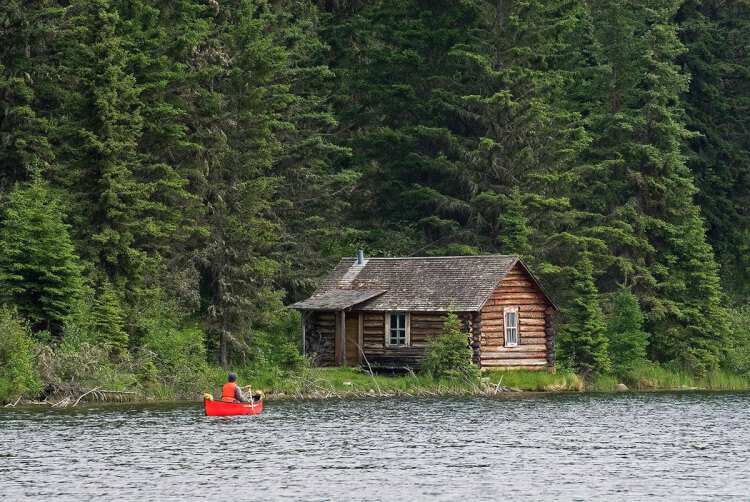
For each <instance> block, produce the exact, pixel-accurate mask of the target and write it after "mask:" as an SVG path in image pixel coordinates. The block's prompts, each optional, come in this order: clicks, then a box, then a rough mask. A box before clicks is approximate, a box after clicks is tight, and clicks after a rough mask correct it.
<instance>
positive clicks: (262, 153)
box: [199, 1, 291, 365]
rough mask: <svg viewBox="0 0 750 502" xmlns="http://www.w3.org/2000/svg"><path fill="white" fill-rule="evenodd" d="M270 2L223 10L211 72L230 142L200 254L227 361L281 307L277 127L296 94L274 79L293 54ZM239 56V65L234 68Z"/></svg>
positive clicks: (212, 179)
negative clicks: (274, 33) (274, 211)
mask: <svg viewBox="0 0 750 502" xmlns="http://www.w3.org/2000/svg"><path fill="white" fill-rule="evenodd" d="M262 14H263V7H262V6H258V5H256V4H255V3H254V2H251V1H241V2H237V3H231V4H228V5H225V6H223V8H221V9H219V11H218V12H217V14H216V18H215V20H214V22H215V25H214V29H215V30H216V31H215V33H214V36H215V37H216V39H217V40H219V41H221V46H220V47H221V51H219V52H217V53H212V54H211V55H209V56H210V59H209V60H210V62H211V63H212V64H213V65H217V67H218V68H222V65H223V66H224V67H223V68H222V71H221V72H220V73H211V74H210V75H212V77H211V78H212V79H214V81H213V86H214V88H215V89H217V90H218V91H219V92H220V93H221V95H220V96H219V98H220V99H219V101H217V103H216V104H217V105H219V106H220V108H219V109H217V110H214V113H216V115H215V116H214V117H213V123H212V124H211V127H210V128H209V129H208V130H207V132H209V131H210V130H211V129H212V128H213V129H214V130H215V131H217V132H220V133H221V134H220V135H219V137H220V139H221V141H222V144H220V145H217V146H218V148H217V149H212V150H209V155H210V156H213V155H216V157H215V158H211V159H210V164H209V166H210V167H211V169H210V170H207V171H206V172H205V173H204V176H205V182H204V184H203V185H202V186H201V190H202V193H201V196H202V198H203V203H204V204H205V207H206V216H205V221H206V223H207V225H208V227H209V228H210V235H209V236H208V237H207V242H206V245H205V248H204V250H203V251H202V252H201V253H200V255H199V260H200V264H201V268H202V277H203V284H204V288H205V290H206V291H207V293H208V297H209V307H208V313H209V321H210V324H209V327H210V328H209V333H210V339H211V343H214V344H215V346H217V348H218V352H219V361H220V363H221V364H222V365H227V364H228V363H229V361H230V357H231V355H232V352H235V353H238V354H239V353H242V352H245V353H246V352H247V350H248V348H249V344H250V343H251V342H252V340H251V339H249V336H250V333H251V329H250V328H251V326H252V325H253V324H256V325H257V324H263V323H267V322H269V321H270V318H269V317H268V316H269V315H270V313H271V311H272V310H273V309H274V308H278V307H280V293H279V292H277V291H276V290H275V288H274V284H273V279H274V277H275V276H276V274H277V273H278V269H279V265H278V262H277V261H276V260H274V257H273V253H274V248H275V246H276V242H277V239H278V237H277V234H276V225H275V224H274V223H273V222H272V221H270V219H269V209H270V205H271V204H270V200H271V198H272V197H273V195H274V194H275V192H276V189H277V187H278V183H279V180H278V179H277V178H276V177H275V176H268V175H267V174H268V169H269V167H270V166H271V163H272V160H273V157H272V156H273V153H274V151H275V150H276V149H277V148H278V143H277V141H276V139H275V137H274V135H273V133H272V125H273V124H275V123H277V121H278V120H279V111H280V110H281V109H283V107H284V106H285V105H286V104H287V103H288V102H289V100H290V99H291V96H290V95H289V92H288V88H287V86H286V85H283V84H274V83H273V81H272V79H273V78H274V77H275V76H276V75H277V73H278V72H280V71H281V70H282V69H283V68H284V66H285V64H286V59H285V58H286V53H285V50H284V49H283V48H282V47H279V46H276V45H275V44H274V42H273V39H272V37H271V36H270V35H267V34H266V32H267V30H268V24H267V23H268V18H267V17H265V16H263V15H262ZM230 62H231V66H229V64H230Z"/></svg>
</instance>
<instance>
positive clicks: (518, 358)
mask: <svg viewBox="0 0 750 502" xmlns="http://www.w3.org/2000/svg"><path fill="white" fill-rule="evenodd" d="M554 311H555V307H554V304H553V303H552V302H551V301H550V299H549V297H548V296H547V295H546V293H545V292H544V291H543V290H542V289H541V287H540V286H539V284H538V283H537V282H536V280H535V279H534V278H533V277H532V276H531V274H530V273H529V271H528V270H527V269H526V267H525V266H523V264H522V263H521V262H520V261H519V262H517V263H516V264H515V265H514V266H513V267H512V268H511V269H510V270H509V271H508V273H507V274H506V275H505V277H503V279H502V280H501V281H500V283H499V284H498V285H497V287H496V288H495V290H494V291H493V292H492V294H491V295H490V296H489V297H488V298H487V301H485V303H484V305H483V306H482V309H481V315H480V319H481V321H480V322H481V328H480V331H481V336H480V343H479V364H480V366H481V368H482V369H492V368H517V369H543V368H547V367H553V366H554V331H553V329H552V315H553V314H554ZM507 321H510V322H511V323H512V324H513V325H512V326H511V325H509V324H508V322H507Z"/></svg>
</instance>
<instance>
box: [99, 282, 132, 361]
mask: <svg viewBox="0 0 750 502" xmlns="http://www.w3.org/2000/svg"><path fill="white" fill-rule="evenodd" d="M120 305H121V300H120V299H119V298H118V296H117V294H116V293H115V289H114V287H113V286H112V284H110V283H109V282H104V283H103V284H102V285H101V286H100V288H99V291H98V294H97V296H96V298H95V299H94V305H93V308H92V309H91V320H90V321H91V327H92V329H93V330H94V331H95V333H96V336H97V338H98V340H99V341H101V342H102V343H103V344H104V345H106V346H107V347H108V348H109V350H110V353H111V354H112V355H113V356H122V355H124V354H125V352H126V351H127V349H128V334H127V333H126V332H125V330H124V326H123V318H124V313H123V310H122V307H121V306H120Z"/></svg>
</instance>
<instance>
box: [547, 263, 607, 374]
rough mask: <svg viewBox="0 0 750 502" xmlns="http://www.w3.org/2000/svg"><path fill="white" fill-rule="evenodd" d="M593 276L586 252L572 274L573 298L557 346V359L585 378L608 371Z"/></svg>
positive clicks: (599, 307)
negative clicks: (567, 363) (566, 361)
mask: <svg viewBox="0 0 750 502" xmlns="http://www.w3.org/2000/svg"><path fill="white" fill-rule="evenodd" d="M593 273H594V267H593V265H592V263H591V260H590V258H589V256H588V253H581V254H580V255H579V257H578V261H577V262H576V264H575V267H574V269H573V272H572V274H571V282H572V284H571V288H572V290H573V299H572V300H571V301H570V302H569V306H568V307H567V309H566V311H565V316H566V320H567V323H566V326H565V328H564V330H563V332H562V333H561V336H560V337H559V343H558V348H559V353H560V358H561V359H563V360H568V361H569V362H570V363H571V365H572V367H573V368H574V369H575V370H576V371H577V372H578V373H579V374H581V375H582V376H583V377H585V378H590V377H592V376H594V375H599V374H603V373H607V372H608V371H609V370H610V360H609V354H608V352H607V337H606V335H605V329H606V327H605V324H604V315H603V314H602V309H601V306H600V305H599V295H598V293H597V290H596V286H595V285H594V277H593Z"/></svg>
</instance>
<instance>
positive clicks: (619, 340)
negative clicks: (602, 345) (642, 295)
mask: <svg viewBox="0 0 750 502" xmlns="http://www.w3.org/2000/svg"><path fill="white" fill-rule="evenodd" d="M643 319H644V318H643V312H641V307H640V305H638V299H637V298H636V297H635V295H634V294H633V293H632V292H631V291H630V288H629V287H627V286H625V285H622V286H621V287H620V291H619V292H618V293H617V296H616V297H615V300H614V305H613V308H612V314H611V316H610V318H609V320H608V321H607V340H608V347H609V358H610V360H611V361H612V369H613V371H614V372H615V373H617V374H619V375H624V374H627V372H629V371H632V370H634V369H636V368H637V367H638V366H639V365H641V364H642V363H643V362H645V361H646V346H647V345H648V338H649V334H648V333H645V332H644V331H643V330H642V326H643Z"/></svg>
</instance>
